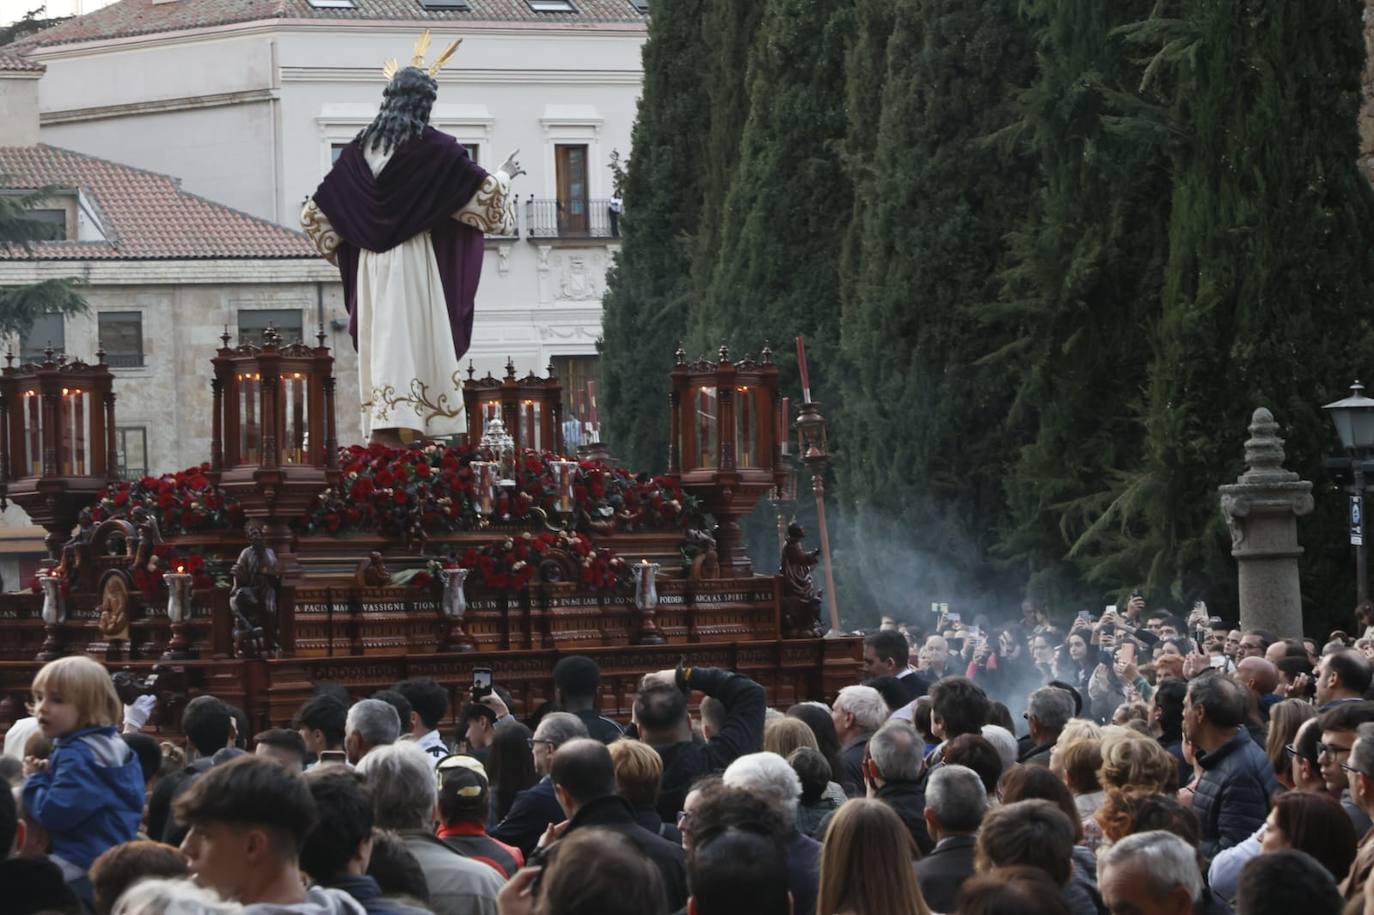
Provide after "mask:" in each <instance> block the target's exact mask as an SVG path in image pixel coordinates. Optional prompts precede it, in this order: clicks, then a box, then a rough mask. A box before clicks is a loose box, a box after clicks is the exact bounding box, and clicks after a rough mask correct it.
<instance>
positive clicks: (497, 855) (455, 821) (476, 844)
mask: <svg viewBox="0 0 1374 915" xmlns="http://www.w3.org/2000/svg"><path fill="white" fill-rule="evenodd" d="M434 775H435V780H436V781H437V782H438V785H439V829H438V831H437V835H438V836H439V838H440V839H442V840H443V841H444V844H446V845H448V846H449V847H450V848H452V849H453V850H454V851H456V852H458V854H460V855H462V856H463V857H465V858H470V859H472V860H473V861H480V862H482V863H483V864H486V865H488V866H489V867H491V868H492V869H493V870H495V871H496V872H497V873H498V874H500V875H501V877H502V878H503V879H506V880H509V879H510V878H511V877H513V876H514V875H515V872H516V871H518V870H519V869H520V868H522V867H524V865H525V856H524V854H523V853H522V852H521V851H520V849H518V848H515V847H513V846H510V845H507V844H506V843H505V842H501V841H499V840H497V839H493V838H492V837H491V836H489V835H487V825H486V824H487V809H488V806H489V803H490V795H489V791H488V788H489V786H488V781H487V771H486V769H485V768H483V766H482V764H481V763H480V762H478V761H477V760H476V759H474V758H473V757H471V756H462V755H457V754H455V755H453V756H445V757H444V758H443V759H441V760H439V763H438V765H437V766H435V769H434Z"/></svg>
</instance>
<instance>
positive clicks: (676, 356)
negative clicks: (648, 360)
mask: <svg viewBox="0 0 1374 915" xmlns="http://www.w3.org/2000/svg"><path fill="white" fill-rule="evenodd" d="M673 360H674V362H673V364H674V365H686V364H687V352H686V350H684V349H683V348H682V341H681V340H679V341H678V342H677V349H676V350H674V351H673Z"/></svg>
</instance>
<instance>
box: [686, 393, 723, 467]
mask: <svg viewBox="0 0 1374 915" xmlns="http://www.w3.org/2000/svg"><path fill="white" fill-rule="evenodd" d="M692 419H693V422H695V423H696V436H697V444H696V453H695V454H693V455H690V456H689V457H690V460H689V461H688V464H689V465H690V466H691V468H692V469H695V470H715V469H716V456H717V454H718V453H719V451H720V448H719V441H720V439H719V434H720V400H719V397H718V396H717V392H716V386H715V385H702V386H701V387H699V388H693V389H692Z"/></svg>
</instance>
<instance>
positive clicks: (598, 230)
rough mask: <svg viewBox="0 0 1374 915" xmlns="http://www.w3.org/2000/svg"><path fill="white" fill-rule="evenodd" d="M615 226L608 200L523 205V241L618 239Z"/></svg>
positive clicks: (532, 201)
mask: <svg viewBox="0 0 1374 915" xmlns="http://www.w3.org/2000/svg"><path fill="white" fill-rule="evenodd" d="M619 222H620V218H619V214H613V213H612V212H611V202H610V201H609V200H573V201H566V200H540V199H535V198H531V199H529V200H526V201H525V237H526V238H532V239H533V238H540V239H546V238H569V239H585V238H607V239H609V238H619V237H620V225H619Z"/></svg>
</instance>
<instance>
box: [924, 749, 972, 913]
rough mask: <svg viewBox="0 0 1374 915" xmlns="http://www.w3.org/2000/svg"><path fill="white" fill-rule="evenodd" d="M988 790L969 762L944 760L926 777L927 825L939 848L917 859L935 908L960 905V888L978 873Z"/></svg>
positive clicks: (926, 894)
mask: <svg viewBox="0 0 1374 915" xmlns="http://www.w3.org/2000/svg"><path fill="white" fill-rule="evenodd" d="M987 809H988V794H987V791H986V790H985V789H984V788H983V782H982V780H981V779H980V778H979V777H978V774H977V773H976V772H974V771H973V770H972V769H970V768H968V767H967V766H941V767H940V768H938V769H936V770H935V771H933V772H931V773H930V778H929V780H928V781H927V782H926V810H925V818H926V829H928V830H929V831H930V835H931V838H933V839H934V840H935V848H934V850H932V851H931V852H930V854H928V855H926V856H925V857H924V858H922V859H921V860H920V861H917V862H916V880H917V882H918V883H920V885H921V895H922V896H924V897H925V900H926V905H928V906H929V907H930V910H931V911H932V912H954V911H957V909H958V905H957V903H958V898H959V890H960V888H961V887H963V885H964V881H965V880H967V879H968V878H969V877H972V876H973V853H974V848H975V846H976V845H977V844H978V838H977V836H978V827H979V825H980V824H982V822H983V814H985V813H987Z"/></svg>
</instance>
